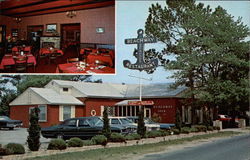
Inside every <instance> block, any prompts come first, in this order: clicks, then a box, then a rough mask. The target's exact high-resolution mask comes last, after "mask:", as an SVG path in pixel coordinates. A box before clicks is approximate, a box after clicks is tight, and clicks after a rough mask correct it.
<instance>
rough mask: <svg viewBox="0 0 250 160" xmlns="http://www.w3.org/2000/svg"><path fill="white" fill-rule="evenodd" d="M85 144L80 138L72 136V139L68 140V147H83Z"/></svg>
mask: <svg viewBox="0 0 250 160" xmlns="http://www.w3.org/2000/svg"><path fill="white" fill-rule="evenodd" d="M82 146H83V142H82V140H81V139H80V138H77V137H75V138H70V140H69V141H68V147H82Z"/></svg>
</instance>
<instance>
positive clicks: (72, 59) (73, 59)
mask: <svg viewBox="0 0 250 160" xmlns="http://www.w3.org/2000/svg"><path fill="white" fill-rule="evenodd" d="M74 62H79V58H69V59H67V63H74Z"/></svg>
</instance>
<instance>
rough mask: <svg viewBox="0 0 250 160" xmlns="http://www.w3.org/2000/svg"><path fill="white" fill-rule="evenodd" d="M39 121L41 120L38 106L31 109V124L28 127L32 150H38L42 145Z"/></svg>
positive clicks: (29, 143) (29, 145) (28, 139)
mask: <svg viewBox="0 0 250 160" xmlns="http://www.w3.org/2000/svg"><path fill="white" fill-rule="evenodd" d="M38 121H39V108H37V107H36V108H34V109H32V110H31V113H30V119H29V122H30V125H29V128H28V133H29V135H28V137H27V143H28V147H29V149H30V150H31V151H38V150H39V147H40V145H41V143H40V131H41V127H40V125H39V123H38Z"/></svg>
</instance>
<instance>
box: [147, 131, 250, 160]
mask: <svg viewBox="0 0 250 160" xmlns="http://www.w3.org/2000/svg"><path fill="white" fill-rule="evenodd" d="M142 160H250V134H248V135H243V136H235V137H231V138H226V139H221V140H217V141H212V142H209V143H205V144H203V145H198V146H194V147H187V148H184V149H182V150H178V151H173V152H168V153H160V154H152V155H146V156H145V157H144V158H142Z"/></svg>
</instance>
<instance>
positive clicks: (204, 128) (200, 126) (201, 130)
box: [193, 125, 207, 132]
mask: <svg viewBox="0 0 250 160" xmlns="http://www.w3.org/2000/svg"><path fill="white" fill-rule="evenodd" d="M193 127H194V128H197V129H198V131H199V132H206V131H207V127H206V126H204V125H195V126H193Z"/></svg>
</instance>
